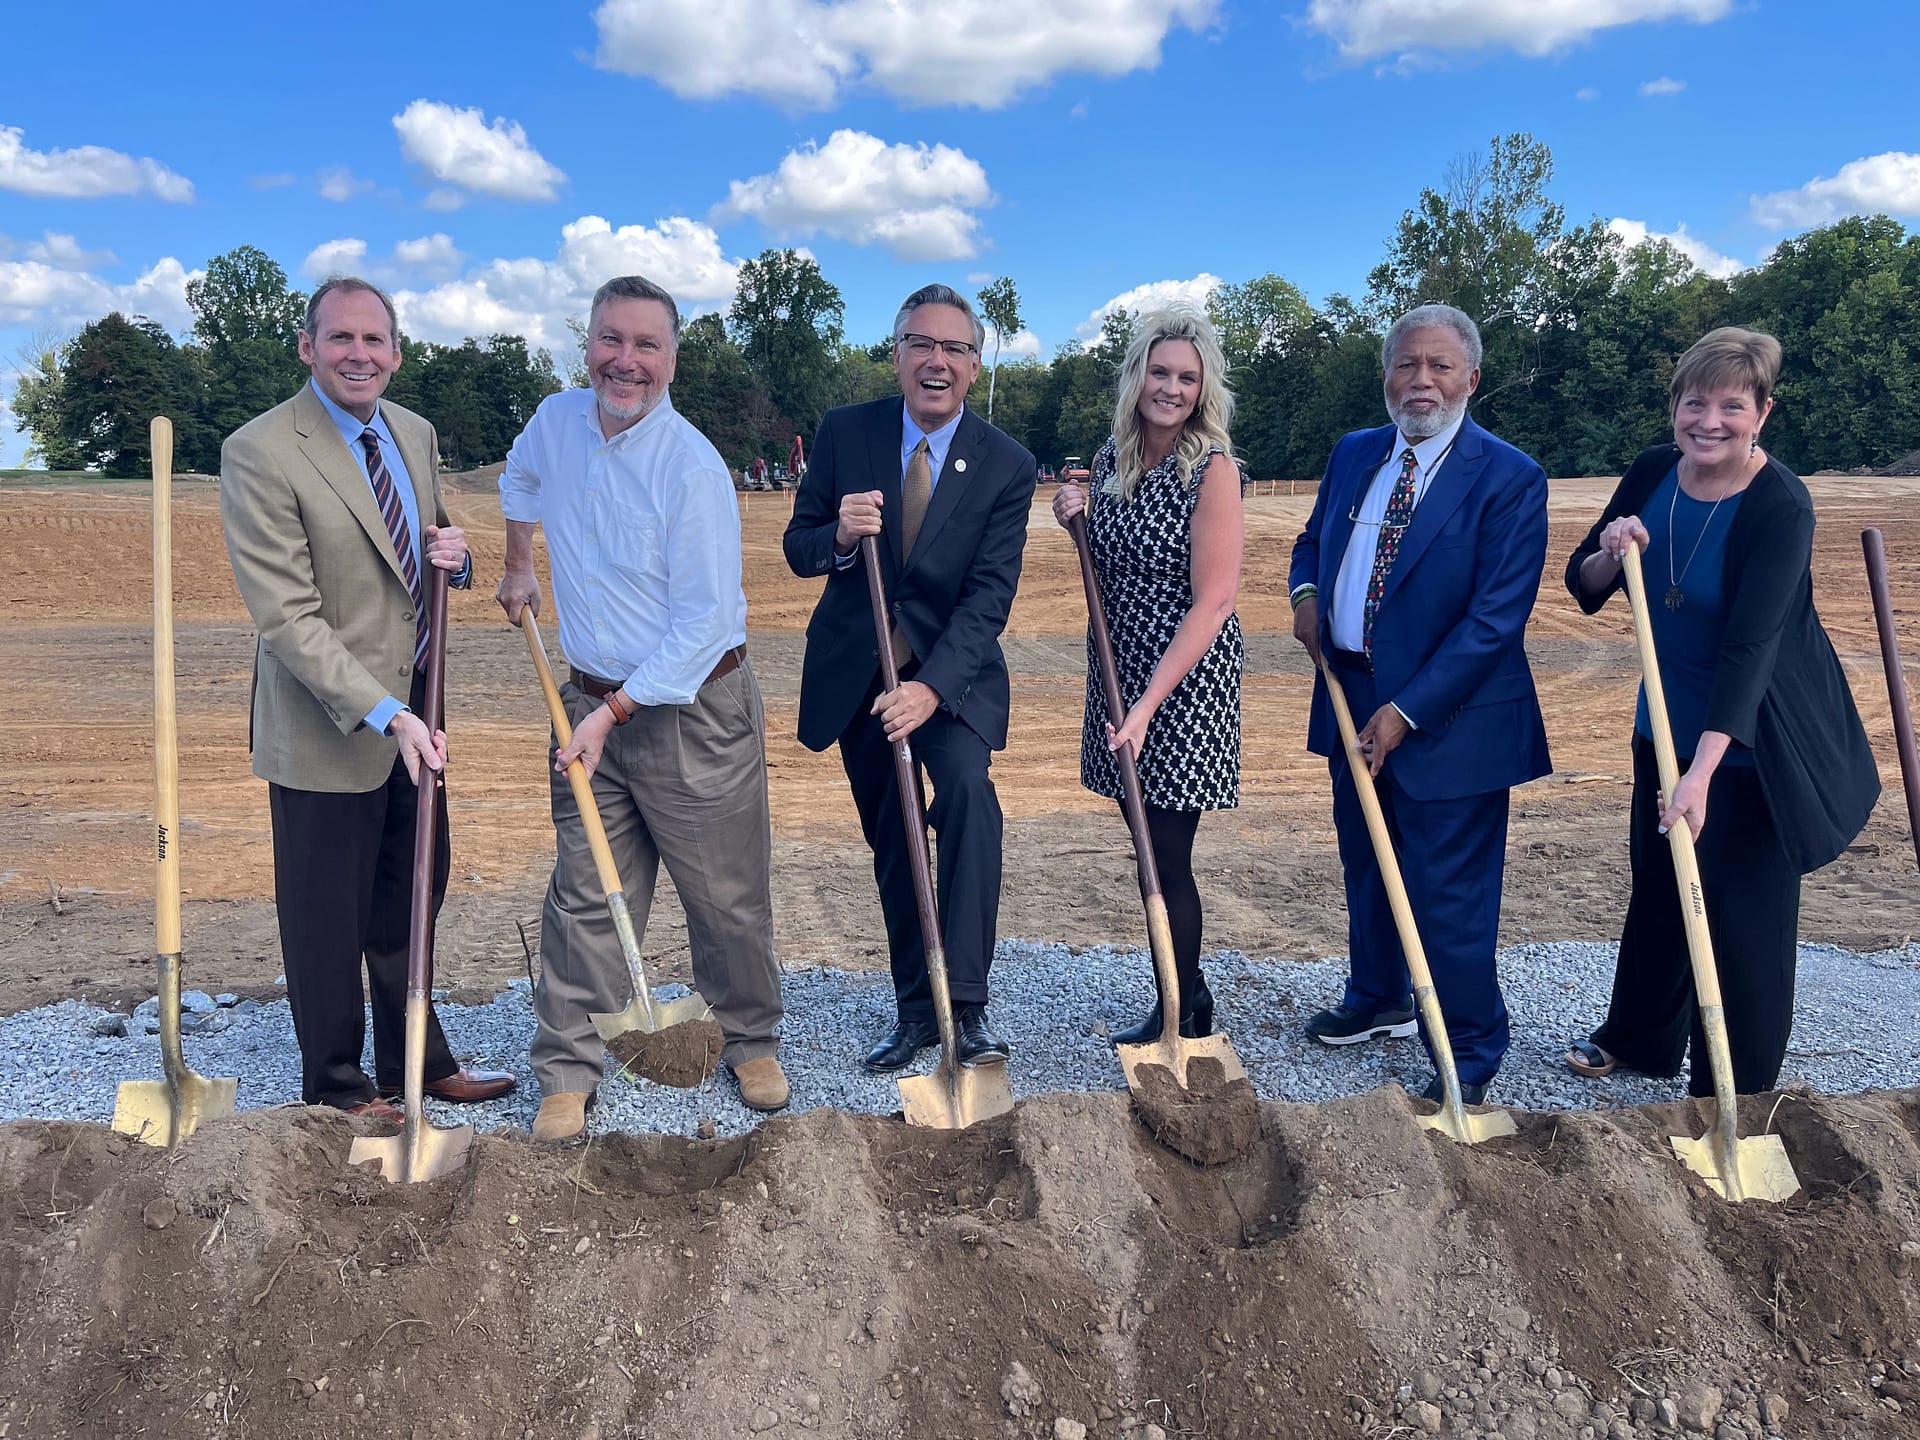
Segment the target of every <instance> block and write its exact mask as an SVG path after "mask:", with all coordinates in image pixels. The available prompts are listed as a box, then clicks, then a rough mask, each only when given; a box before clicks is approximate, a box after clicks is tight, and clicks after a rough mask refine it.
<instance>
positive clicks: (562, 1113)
mask: <svg viewBox="0 0 1920 1440" xmlns="http://www.w3.org/2000/svg"><path fill="white" fill-rule="evenodd" d="M594 1098H595V1097H594V1092H593V1091H591V1090H558V1091H555V1092H554V1093H553V1094H551V1095H546V1096H542V1097H541V1100H540V1113H539V1114H538V1115H536V1116H534V1117H533V1141H534V1144H536V1145H580V1144H583V1143H585V1141H586V1138H587V1112H588V1111H589V1110H591V1109H592V1108H593V1102H594Z"/></svg>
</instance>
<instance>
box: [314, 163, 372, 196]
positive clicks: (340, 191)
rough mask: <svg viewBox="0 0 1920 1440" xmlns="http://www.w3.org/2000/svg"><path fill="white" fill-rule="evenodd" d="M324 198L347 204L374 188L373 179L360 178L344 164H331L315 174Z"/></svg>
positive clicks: (315, 179)
mask: <svg viewBox="0 0 1920 1440" xmlns="http://www.w3.org/2000/svg"><path fill="white" fill-rule="evenodd" d="M313 178H314V181H315V182H316V184H317V186H318V188H319V191H320V198H321V199H322V200H332V201H334V202H336V203H338V204H345V203H346V202H347V201H349V200H351V199H353V198H354V196H356V195H364V194H366V193H367V192H368V191H369V190H371V189H373V182H372V181H371V180H362V179H360V178H358V177H357V176H356V175H355V174H354V173H353V171H351V170H349V169H348V168H347V167H346V166H344V165H329V166H328V167H327V168H326V169H324V170H322V171H321V172H320V173H319V174H318V175H316V176H314V177H313Z"/></svg>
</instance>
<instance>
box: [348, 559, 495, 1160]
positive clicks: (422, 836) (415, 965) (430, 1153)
mask: <svg viewBox="0 0 1920 1440" xmlns="http://www.w3.org/2000/svg"><path fill="white" fill-rule="evenodd" d="M423 558H424V557H423ZM427 573H428V576H429V579H428V586H429V590H428V595H429V599H428V602H427V675H426V692H427V699H426V704H425V705H424V706H423V707H422V709H423V710H424V712H425V713H424V714H422V715H421V717H420V718H421V719H422V720H423V721H425V722H426V726H427V733H428V734H429V735H435V734H438V733H439V730H440V715H441V708H442V706H441V700H442V695H441V685H442V681H443V679H444V677H445V675H446V659H447V643H446V642H447V572H446V571H444V570H442V569H441V568H440V567H439V566H438V565H429V566H428V567H427ZM443 781H444V776H443V773H442V772H441V771H437V770H434V769H431V768H430V767H429V766H428V765H427V764H426V762H425V761H424V760H423V761H421V764H420V774H419V777H418V789H417V794H416V799H415V811H414V822H413V918H412V922H411V924H410V926H409V928H408V931H407V1030H406V1037H407V1038H406V1059H405V1061H404V1067H405V1068H404V1069H403V1070H402V1072H401V1075H402V1079H401V1092H400V1093H401V1096H402V1103H403V1104H404V1105H405V1107H406V1119H405V1121H404V1122H403V1124H402V1125H401V1129H400V1133H399V1134H398V1135H362V1136H359V1137H357V1138H356V1139H355V1140H354V1142H353V1148H352V1149H350V1150H349V1151H348V1152H347V1163H348V1164H350V1165H364V1164H366V1163H367V1162H368V1161H370V1160H371V1161H377V1162H379V1165H380V1173H381V1174H382V1175H383V1176H384V1177H385V1178H386V1179H387V1180H388V1181H389V1182H391V1183H396V1184H407V1185H417V1184H420V1183H422V1182H423V1181H427V1180H437V1179H439V1178H440V1177H441V1176H442V1175H448V1174H451V1173H452V1172H453V1171H455V1170H458V1169H459V1168H460V1167H461V1166H462V1165H464V1164H465V1163H466V1160H467V1152H468V1151H469V1150H470V1149H472V1148H473V1127H472V1126H471V1125H456V1126H454V1127H452V1128H451V1129H445V1130H443V1129H441V1128H439V1127H438V1126H435V1125H434V1124H432V1123H431V1122H430V1121H429V1120H428V1119H427V1110H426V1069H427V1014H428V1010H427V1006H428V1004H429V996H430V995H431V994H432V987H433V945H432V933H433V850H434V822H435V819H436V814H437V810H438V806H439V799H440V795H439V791H440V786H441V784H442V783H443Z"/></svg>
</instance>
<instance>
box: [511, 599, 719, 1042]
mask: <svg viewBox="0 0 1920 1440" xmlns="http://www.w3.org/2000/svg"><path fill="white" fill-rule="evenodd" d="M520 628H521V630H522V631H524V632H525V634H526V637H527V650H528V651H529V652H530V653H531V654H532V656H533V668H534V669H535V670H538V671H539V672H540V688H541V690H543V691H544V692H545V693H546V697H547V714H548V715H549V716H550V717H551V718H552V720H553V733H554V735H555V736H557V737H558V738H559V741H560V746H561V748H562V749H565V748H566V747H567V746H569V745H571V744H572V743H573V725H572V724H571V722H569V721H568V719H567V707H566V705H565V703H564V702H562V700H561V699H560V687H559V686H558V685H556V684H554V680H553V669H552V667H551V666H549V665H548V664H547V647H546V646H545V645H543V644H541V643H540V624H539V622H538V621H537V620H535V619H534V618H533V608H532V607H531V606H522V607H521V610H520ZM567 781H568V783H569V784H571V785H572V786H573V803H574V806H575V808H577V809H578V810H579V811H580V823H581V825H582V826H584V827H585V829H586V832H587V845H588V846H589V848H591V849H592V851H593V866H594V869H596V870H597V871H599V872H600V888H601V890H602V891H604V892H605V894H606V897H607V914H608V915H609V916H610V917H611V918H612V920H613V933H614V934H615V935H616V936H618V937H619V940H620V954H621V955H622V956H623V957H624V958H625V959H626V962H627V978H628V979H629V980H631V981H632V982H633V999H632V1000H631V1001H630V1002H629V1003H628V1005H627V1008H626V1009H624V1010H615V1011H613V1012H612V1013H611V1014H599V1015H589V1016H588V1017H587V1018H588V1019H590V1020H591V1021H593V1028H594V1029H595V1030H597V1031H599V1032H600V1039H601V1041H602V1042H603V1043H607V1044H611V1043H612V1042H613V1041H614V1040H615V1039H616V1038H618V1037H619V1036H621V1035H627V1034H630V1033H632V1032H633V1031H636V1030H639V1031H643V1032H644V1033H646V1034H649V1035H651V1034H654V1033H656V1032H657V1031H661V1030H665V1029H666V1028H667V1027H668V1026H670V1025H682V1024H685V1023H686V1022H687V1021H689V1020H704V1019H706V1018H707V1016H708V1015H709V1014H711V1013H712V1012H711V1010H710V1009H709V1007H708V1005H707V1002H706V1001H705V1000H703V999H701V998H700V995H699V992H697V991H696V992H695V993H693V994H691V995H686V996H682V997H681V998H680V999H678V1000H658V999H655V998H654V994H653V989H652V987H651V986H649V985H648V984H647V970H646V966H645V964H643V963H642V961H641V959H640V937H639V936H638V935H637V934H635V933H634V928H633V913H632V911H630V910H629V909H628V908H627V892H626V887H625V886H624V885H622V884H621V883H620V871H619V868H618V867H617V866H615V864H614V863H613V849H612V847H611V846H609V845H608V844H607V830H606V826H604V825H603V824H601V823H600V807H599V806H598V805H597V804H595V803H594V799H593V779H592V777H591V776H589V775H588V774H587V767H586V766H585V765H583V764H582V763H581V762H580V761H578V760H575V761H574V762H573V763H572V764H571V765H569V766H567Z"/></svg>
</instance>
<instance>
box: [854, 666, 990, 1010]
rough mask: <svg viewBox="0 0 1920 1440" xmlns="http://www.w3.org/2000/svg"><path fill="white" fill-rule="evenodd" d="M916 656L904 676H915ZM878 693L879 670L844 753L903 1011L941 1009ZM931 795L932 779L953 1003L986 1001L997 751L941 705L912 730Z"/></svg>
mask: <svg viewBox="0 0 1920 1440" xmlns="http://www.w3.org/2000/svg"><path fill="white" fill-rule="evenodd" d="M912 673H913V671H912V667H911V666H909V668H908V670H907V674H906V676H905V677H904V678H911V677H912ZM879 693H880V682H879V680H878V679H877V678H876V679H875V681H874V683H873V685H872V686H870V687H869V688H868V690H867V695H866V698H865V699H863V700H862V701H861V702H860V706H859V709H858V710H856V711H855V713H854V717H853V720H852V722H851V723H850V724H849V725H848V726H847V728H846V729H845V730H844V731H843V732H841V735H840V763H841V764H842V766H844V767H845V769H846V772H847V779H848V781H849V782H850V783H851V785H852V787H853V803H854V807H855V808H856V809H858V810H859V812H860V825H861V828H862V829H863V830H864V831H865V832H866V837H867V845H868V847H869V848H871V849H872V851H873V878H874V881H875V883H876V884H877V885H878V886H879V888H880V909H881V912H882V914H884V915H885V917H886V922H887V949H888V952H889V954H890V955H891V956H892V959H893V993H894V999H895V1002H896V1004H897V1005H898V1007H899V1011H900V1018H901V1019H902V1020H911V1021H927V1022H931V1021H932V1019H933V991H932V988H931V987H930V986H929V984H928V982H927V951H926V946H925V944H924V943H923V941H922V939H921V935H920V911H919V907H918V904H917V902H916V901H915V899H914V893H913V868H912V861H911V859H910V858H909V856H910V851H909V850H908V848H907V831H906V827H905V825H904V824H903V823H902V821H901V818H900V791H899V787H898V785H897V783H896V781H895V778H894V762H893V746H892V745H891V744H889V743H888V741H887V732H886V731H885V730H884V729H883V728H882V727H881V724H880V721H879V718H878V717H877V716H874V715H870V714H868V713H867V712H868V711H869V710H870V709H871V708H872V706H873V702H874V698H875V697H876V696H878V695H879ZM908 743H909V745H910V746H911V747H912V750H913V760H914V773H915V779H916V780H917V781H919V782H920V789H921V797H922V800H923V802H924V799H925V794H926V784H925V782H926V781H929V780H930V781H931V782H932V783H933V804H932V805H931V806H929V807H928V809H927V822H928V823H929V824H930V825H931V826H932V827H933V830H934V833H935V834H936V835H937V836H938V837H939V842H940V843H939V847H938V850H939V854H938V863H939V873H938V878H937V883H936V886H935V894H936V900H937V904H938V906H939V910H940V927H941V930H942V932H943V937H944V940H945V943H946V956H947V988H948V990H949V991H950V992H951V994H952V996H953V1003H954V1004H955V1005H984V1004H986V1003H987V968H988V966H989V965H990V964H991V963H992V961H993V942H994V935H995V932H996V930H997V928H998V926H999V922H1000V833H1001V818H1000V797H999V795H998V794H997V793H996V792H995V790H994V788H993V779H992V777H991V776H990V775H989V774H988V773H987V769H988V766H989V765H990V764H991V763H992V759H993V752H992V751H991V750H990V749H989V748H988V746H987V742H986V741H984V740H982V739H981V738H980V737H979V736H978V735H976V734H975V733H974V732H973V731H972V730H971V729H970V728H968V726H967V724H966V722H965V721H963V720H959V719H956V718H955V717H954V716H953V715H951V714H949V713H948V712H947V711H945V710H935V711H934V712H933V714H932V716H931V717H929V718H928V720H927V722H926V724H924V725H922V726H921V727H920V728H919V729H918V730H916V731H914V732H913V734H912V735H911V736H910V737H909V738H908Z"/></svg>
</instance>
